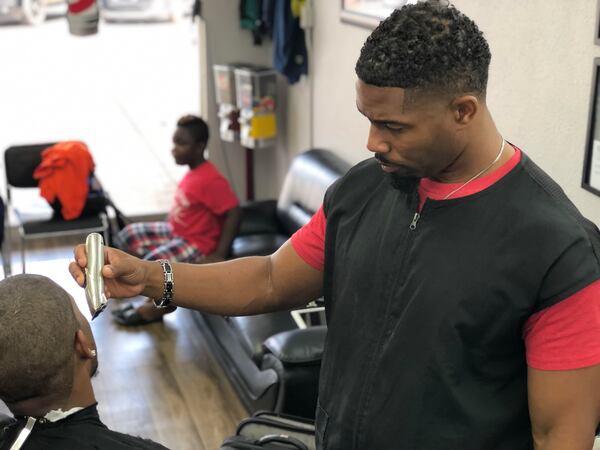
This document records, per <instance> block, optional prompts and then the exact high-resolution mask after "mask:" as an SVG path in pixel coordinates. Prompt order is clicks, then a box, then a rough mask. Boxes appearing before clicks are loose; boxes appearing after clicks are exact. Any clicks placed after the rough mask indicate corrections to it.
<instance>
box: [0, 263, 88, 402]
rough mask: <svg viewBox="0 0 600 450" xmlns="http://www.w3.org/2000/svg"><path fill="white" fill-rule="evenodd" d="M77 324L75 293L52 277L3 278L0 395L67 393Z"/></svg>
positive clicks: (18, 398) (26, 396) (13, 397)
mask: <svg viewBox="0 0 600 450" xmlns="http://www.w3.org/2000/svg"><path fill="white" fill-rule="evenodd" d="M79 328H80V327H79V323H78V321H77V318H76V316H75V312H74V310H73V304H72V299H71V296H70V295H69V294H68V293H67V292H66V291H65V290H64V289H63V288H61V287H60V286H59V285H58V284H56V283H55V282H53V281H52V280H50V279H49V278H46V277H44V276H41V275H29V274H26V275H16V276H13V277H9V278H6V279H5V280H2V281H0V399H2V400H3V401H4V402H5V403H7V404H9V405H10V404H15V403H17V402H21V401H24V400H27V399H30V398H35V397H40V396H56V397H57V398H61V397H62V396H66V395H68V394H69V393H70V391H71V388H72V384H73V364H74V359H73V348H74V342H75V334H76V332H77V330H78V329H79Z"/></svg>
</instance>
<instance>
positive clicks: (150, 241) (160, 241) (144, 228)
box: [115, 222, 204, 263]
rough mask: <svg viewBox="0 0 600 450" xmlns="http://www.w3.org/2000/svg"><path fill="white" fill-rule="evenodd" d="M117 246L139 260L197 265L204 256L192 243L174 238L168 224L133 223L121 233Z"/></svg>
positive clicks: (116, 241) (118, 236)
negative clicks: (159, 260)
mask: <svg viewBox="0 0 600 450" xmlns="http://www.w3.org/2000/svg"><path fill="white" fill-rule="evenodd" d="M115 245H116V246H117V247H118V248H120V249H121V250H124V251H126V252H127V253H130V254H132V255H135V256H137V257H139V258H143V259H147V260H150V261H154V260H157V259H168V260H170V261H178V262H187V263H195V262H200V261H201V260H202V259H203V258H204V255H203V254H202V252H201V251H200V250H199V249H198V248H197V247H196V246H195V245H193V244H192V243H190V242H188V241H186V240H185V239H183V238H181V237H177V236H173V233H172V231H171V226H170V225H169V223H168V222H140V223H131V224H129V225H127V226H126V227H125V228H123V229H122V230H121V231H119V234H118V235H117V237H116V238H115Z"/></svg>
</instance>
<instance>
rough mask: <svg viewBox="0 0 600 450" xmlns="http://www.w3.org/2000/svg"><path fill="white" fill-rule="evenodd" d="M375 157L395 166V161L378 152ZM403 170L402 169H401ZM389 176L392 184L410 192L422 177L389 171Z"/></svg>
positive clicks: (400, 189)
mask: <svg viewBox="0 0 600 450" xmlns="http://www.w3.org/2000/svg"><path fill="white" fill-rule="evenodd" d="M373 156H374V158H375V159H376V160H377V161H379V162H380V163H382V164H388V165H390V166H392V167H393V166H394V164H393V163H391V162H389V161H388V160H387V159H386V158H384V157H383V156H381V155H380V154H378V153H376V154H375V155H373ZM400 170H402V169H400ZM385 175H386V176H387V177H388V179H389V181H390V184H391V185H392V187H393V188H394V189H397V190H398V191H401V192H405V193H410V192H412V191H413V190H414V188H415V186H416V185H417V184H418V183H419V179H420V177H416V176H411V175H400V174H399V173H398V172H389V173H385Z"/></svg>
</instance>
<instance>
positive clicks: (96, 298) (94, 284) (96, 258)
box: [85, 233, 108, 320]
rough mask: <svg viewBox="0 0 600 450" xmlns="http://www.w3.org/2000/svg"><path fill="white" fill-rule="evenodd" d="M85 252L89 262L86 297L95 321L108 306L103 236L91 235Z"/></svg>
mask: <svg viewBox="0 0 600 450" xmlns="http://www.w3.org/2000/svg"><path fill="white" fill-rule="evenodd" d="M85 251H86V253H87V261H88V262H87V267H86V268H85V297H86V299H87V304H88V307H89V309H90V313H91V314H92V320H93V319H95V318H96V317H98V315H99V314H100V313H101V312H102V311H104V308H106V305H107V304H108V300H107V299H106V296H105V295H104V279H103V278H102V267H103V266H104V241H103V240H102V235H100V234H98V233H90V234H89V235H88V237H87V239H86V240H85Z"/></svg>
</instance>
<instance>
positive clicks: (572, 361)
mask: <svg viewBox="0 0 600 450" xmlns="http://www.w3.org/2000/svg"><path fill="white" fill-rule="evenodd" d="M515 149H516V151H515V153H514V155H513V156H512V158H511V159H510V160H509V161H507V162H506V163H505V164H503V165H502V166H501V167H499V168H498V169H496V170H495V171H493V172H491V173H489V174H488V175H486V176H484V177H481V178H478V179H477V180H475V181H472V182H471V183H469V184H468V185H467V186H465V187H464V188H463V189H461V190H460V191H458V192H457V193H456V194H454V195H453V196H452V198H459V197H466V196H467V195H472V194H475V193H477V192H480V191H482V190H484V189H486V188H488V187H490V186H491V185H492V184H494V183H495V182H497V181H498V180H500V179H501V178H502V177H503V176H505V175H506V174H507V173H509V172H510V171H511V170H512V169H514V168H515V166H516V165H517V164H518V163H519V161H520V160H521V150H519V149H518V148H515ZM461 184H462V183H456V184H449V183H439V182H437V181H433V180H431V179H428V178H424V179H422V180H421V182H420V184H419V200H420V204H419V209H421V208H422V207H423V205H424V203H425V200H426V199H427V198H431V199H433V200H443V199H444V197H445V196H446V195H448V194H449V193H450V192H452V191H453V190H454V189H456V188H458V187H459V186H460V185H461ZM326 225H327V219H326V217H325V213H324V212H323V207H322V206H321V208H319V210H318V211H317V212H316V213H315V215H314V216H313V217H312V219H311V220H310V221H309V222H308V223H307V224H306V225H305V226H304V227H302V228H300V229H299V230H298V231H297V232H296V233H294V235H293V236H292V238H291V239H292V246H293V247H294V250H296V253H298V255H299V256H300V257H301V258H302V259H303V260H304V261H305V262H306V263H307V264H309V265H310V266H312V267H314V268H315V269H317V270H323V267H324V259H325V228H326ZM523 338H524V340H525V347H526V352H527V364H528V365H529V366H530V367H533V368H535V369H539V370H572V369H578V368H581V367H589V366H593V365H595V364H599V363H600V280H598V281H596V282H594V283H592V284H590V285H589V286H587V287H585V288H584V289H582V290H581V291H579V292H576V293H575V294H573V295H571V296H570V297H568V298H567V299H565V300H563V301H561V302H559V303H557V304H555V305H553V306H551V307H549V308H546V309H544V310H542V311H539V312H537V313H536V314H533V315H532V316H531V317H530V318H529V319H528V320H527V322H526V323H525V325H524V327H523Z"/></svg>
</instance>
